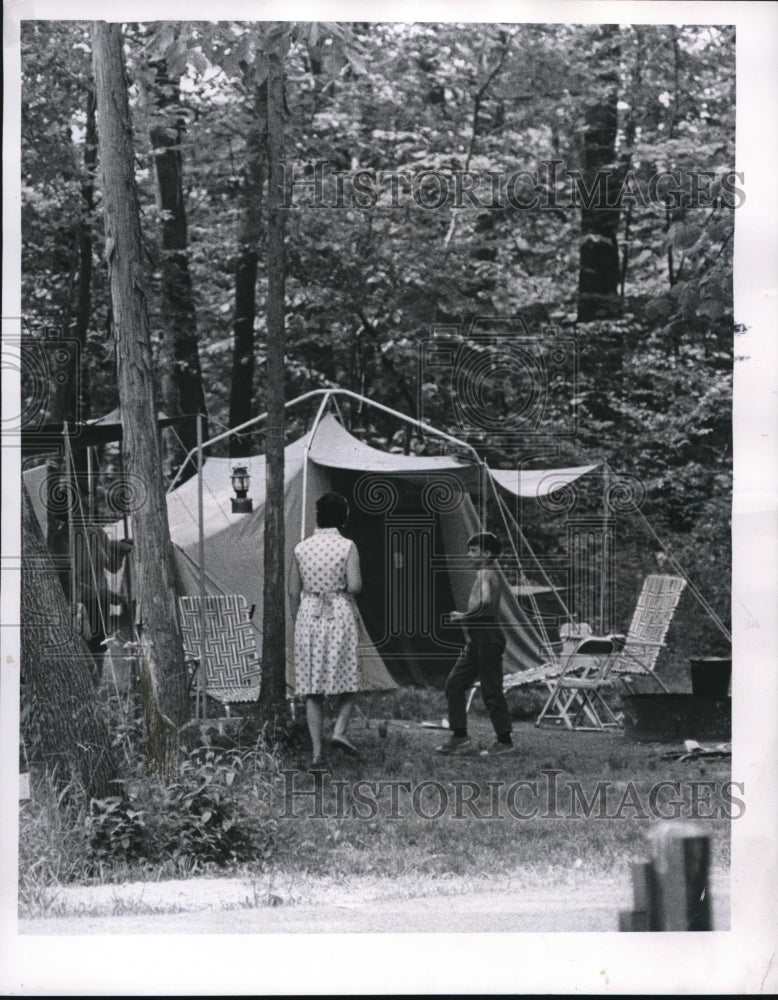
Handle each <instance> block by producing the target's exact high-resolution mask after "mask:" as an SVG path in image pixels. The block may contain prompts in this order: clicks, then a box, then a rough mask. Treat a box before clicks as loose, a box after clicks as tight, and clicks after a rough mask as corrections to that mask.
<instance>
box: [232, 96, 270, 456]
mask: <svg viewBox="0 0 778 1000" xmlns="http://www.w3.org/2000/svg"><path fill="white" fill-rule="evenodd" d="M266 154H267V82H266V81H263V82H262V83H261V84H258V85H257V84H255V85H254V105H253V112H252V127H251V129H250V131H249V134H248V137H247V139H246V165H245V170H244V176H243V197H242V203H243V204H242V218H241V230H240V235H239V237H238V258H237V261H236V264H235V315H234V318H233V326H232V329H233V337H234V340H233V349H232V382H231V385H230V415H229V424H230V427H238V426H239V425H240V424H243V423H245V422H246V421H247V420H251V417H252V416H253V400H254V321H255V319H256V315H257V300H256V296H257V262H258V259H259V241H260V239H261V237H262V188H263V185H264V182H265V156H266ZM229 448H230V458H239V457H241V456H243V455H248V454H249V453H250V450H251V445H250V443H249V440H248V439H246V438H242V437H240V436H239V435H233V436H232V437H231V438H230V445H229Z"/></svg>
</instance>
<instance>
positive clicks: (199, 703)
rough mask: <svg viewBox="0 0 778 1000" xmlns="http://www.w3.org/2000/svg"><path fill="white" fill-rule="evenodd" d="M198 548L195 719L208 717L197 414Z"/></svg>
mask: <svg viewBox="0 0 778 1000" xmlns="http://www.w3.org/2000/svg"><path fill="white" fill-rule="evenodd" d="M197 546H198V560H199V562H200V669H199V670H198V671H197V700H196V705H195V718H201V715H200V713H201V712H202V718H203V719H205V718H207V716H208V707H207V703H206V679H205V669H206V668H205V530H204V527H203V415H202V413H198V414H197Z"/></svg>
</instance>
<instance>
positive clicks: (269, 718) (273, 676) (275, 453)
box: [259, 24, 288, 730]
mask: <svg viewBox="0 0 778 1000" xmlns="http://www.w3.org/2000/svg"><path fill="white" fill-rule="evenodd" d="M287 47H288V26H286V25H283V24H274V25H273V26H272V27H271V28H270V31H269V36H268V63H269V72H268V79H267V122H268V165H269V167H268V168H269V174H268V233H267V278H268V292H267V413H268V417H267V433H266V437H265V441H266V447H265V456H266V463H267V464H266V484H267V500H266V506H265V557H264V573H265V579H264V595H263V600H264V603H263V609H264V624H263V644H262V684H261V689H260V699H259V713H260V720H261V722H262V723H263V724H264V725H266V726H269V727H270V728H271V730H272V728H274V727H275V726H281V727H283V726H284V725H285V722H286V608H285V599H284V595H285V592H286V567H285V566H284V423H285V412H284V381H285V380H284V285H285V277H286V274H285V259H284V231H285V222H286V218H285V215H284V208H283V207H282V206H283V200H284V187H283V185H284V177H283V171H282V161H283V156H284V131H285V129H284V126H285V122H284V108H285V101H284V57H285V54H286V49H287Z"/></svg>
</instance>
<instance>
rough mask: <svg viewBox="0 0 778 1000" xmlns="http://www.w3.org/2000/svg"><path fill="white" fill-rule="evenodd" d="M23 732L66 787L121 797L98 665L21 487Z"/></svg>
mask: <svg viewBox="0 0 778 1000" xmlns="http://www.w3.org/2000/svg"><path fill="white" fill-rule="evenodd" d="M20 610H21V626H22V627H21V633H22V650H21V652H22V657H21V679H22V720H23V721H22V728H23V733H24V738H25V745H26V747H27V753H28V755H29V756H30V757H31V759H32V760H33V761H36V760H37V761H40V762H41V763H42V764H43V765H44V766H45V768H46V771H47V773H48V774H50V775H53V776H54V778H55V780H56V781H57V783H58V785H59V786H60V787H64V786H65V785H67V784H68V782H70V781H74V782H76V783H77V784H78V785H80V786H81V787H83V788H84V789H85V791H86V793H87V794H88V795H89V796H90V797H92V798H104V797H105V796H106V795H110V794H117V789H116V788H114V787H112V782H113V781H114V780H115V779H116V777H117V774H116V762H115V760H114V756H113V753H112V750H111V744H110V740H109V735H108V730H107V728H106V725H105V722H104V721H103V719H102V718H101V717H100V716H99V714H98V713H97V711H96V709H95V687H94V683H93V681H92V667H93V665H94V661H93V660H92V656H91V654H90V653H89V650H88V649H87V648H86V645H85V644H84V642H83V640H82V639H81V637H80V636H79V635H78V634H77V633H76V632H75V631H74V630H73V627H72V617H71V612H70V606H69V605H68V602H67V601H66V599H65V595H64V593H63V590H62V587H61V585H60V581H59V578H58V577H57V573H56V570H55V567H54V562H53V560H52V558H51V556H50V554H49V551H48V549H47V548H46V543H45V541H44V538H43V532H42V531H41V529H40V525H39V524H38V519H37V518H36V516H35V513H34V511H33V509H32V503H31V502H30V498H29V495H28V493H27V487H26V486H24V484H22V593H21V608H20Z"/></svg>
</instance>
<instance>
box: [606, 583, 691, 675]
mask: <svg viewBox="0 0 778 1000" xmlns="http://www.w3.org/2000/svg"><path fill="white" fill-rule="evenodd" d="M685 586H686V580H684V579H683V577H680V576H659V575H654V576H647V577H646V579H645V581H644V583H643V589H642V590H641V591H640V596H639V597H638V602H637V605H636V606H635V612H634V614H633V615H632V621H631V622H630V626H629V631H628V632H627V634H626V636H612V637H611V638H613V639H614V641H615V642H616V644H617V648H616V651H615V652H614V654H613V663H612V664H611V666H610V674H611V676H612V677H613V678H619V679H621V680H623V681H625V682H626V683H627V685H629V684H630V683H631V681H632V679H633V678H634V677H643V678H646V679H649V680H651V681H654V682H655V683H656V684H658V685H659V687H660V688H661V689H662V691H664V692H665V694H668V693H669V692H668V689H667V686H666V684H665V683H664V681H663V680H662V678H661V677H659V676H658V675H657V673H656V663H657V660H658V659H659V654H660V652H661V651H662V649H664V646H665V637H666V636H667V630H668V629H669V628H670V623H671V622H672V620H673V615H674V614H675V609H676V608H677V607H678V602H679V601H680V599H681V594H682V593H683V589H684V587H685Z"/></svg>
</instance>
